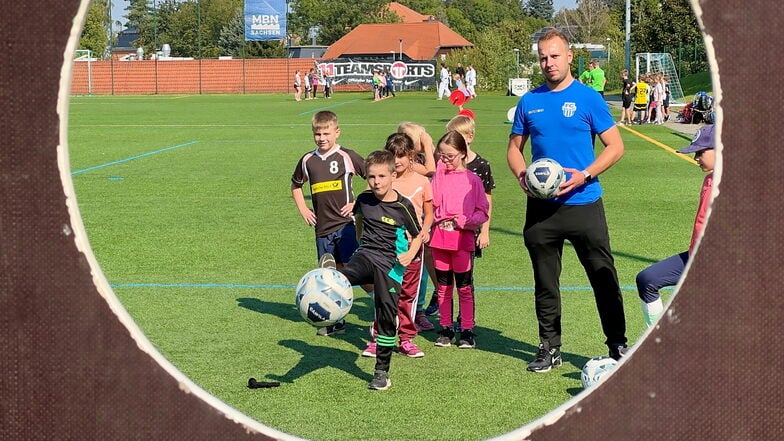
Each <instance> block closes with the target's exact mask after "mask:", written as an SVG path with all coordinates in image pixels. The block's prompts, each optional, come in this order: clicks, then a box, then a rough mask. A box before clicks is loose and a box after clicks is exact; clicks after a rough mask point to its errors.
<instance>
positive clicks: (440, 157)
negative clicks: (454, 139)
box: [438, 153, 460, 162]
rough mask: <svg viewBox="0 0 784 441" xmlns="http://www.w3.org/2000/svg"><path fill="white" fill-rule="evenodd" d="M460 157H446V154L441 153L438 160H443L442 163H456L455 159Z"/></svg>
mask: <svg viewBox="0 0 784 441" xmlns="http://www.w3.org/2000/svg"><path fill="white" fill-rule="evenodd" d="M458 156H460V155H445V154H443V153H441V156H439V158H438V159H440V160H442V161H444V162H452V161H454V160H455V158H457V157H458Z"/></svg>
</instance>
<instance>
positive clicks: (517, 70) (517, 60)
mask: <svg viewBox="0 0 784 441" xmlns="http://www.w3.org/2000/svg"><path fill="white" fill-rule="evenodd" d="M512 50H513V51H514V53H515V78H519V77H520V49H518V48H514V49H512Z"/></svg>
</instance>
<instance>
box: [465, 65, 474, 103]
mask: <svg viewBox="0 0 784 441" xmlns="http://www.w3.org/2000/svg"><path fill="white" fill-rule="evenodd" d="M465 82H466V89H468V93H469V94H470V96H471V98H476V70H475V69H474V65H473V64H469V65H468V67H467V68H466V74H465Z"/></svg>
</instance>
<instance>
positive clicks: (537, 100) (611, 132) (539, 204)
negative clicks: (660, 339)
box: [507, 29, 627, 372]
mask: <svg viewBox="0 0 784 441" xmlns="http://www.w3.org/2000/svg"><path fill="white" fill-rule="evenodd" d="M538 53H539V66H540V67H541V69H542V73H543V74H544V76H545V79H546V83H545V84H544V85H542V86H540V87H538V88H537V89H534V90H532V91H531V92H528V93H526V94H525V95H523V96H522V97H521V98H520V101H519V103H518V104H517V110H516V111H515V117H514V121H513V125H512V130H511V134H510V135H509V145H508V148H507V162H508V163H509V168H510V169H511V170H512V173H513V174H514V175H515V177H516V178H517V179H518V181H519V183H520V187H521V188H522V189H523V191H524V192H525V193H526V194H527V195H528V202H527V208H526V216H525V226H524V227H523V237H524V240H525V246H526V248H527V249H528V253H529V255H530V257H531V262H532V264H533V271H534V283H535V290H534V295H535V300H536V316H537V319H538V321H539V339H540V345H539V351H538V353H537V355H536V359H535V360H534V361H533V362H531V363H530V364H529V365H528V368H527V369H528V370H529V371H531V372H547V371H549V370H550V369H551V368H553V367H556V366H560V365H561V363H562V361H561V351H560V347H561V295H560V289H559V286H560V282H559V276H560V274H561V254H562V252H563V244H564V241H565V240H569V242H571V243H572V245H573V246H574V249H575V251H576V252H577V257H578V258H579V260H580V263H581V264H582V265H583V267H584V268H585V271H586V274H587V275H588V279H589V280H590V283H591V286H592V287H593V290H594V296H595V298H596V304H597V308H598V310H599V318H600V320H601V324H602V330H603V331H604V334H605V336H606V340H605V343H606V344H607V346H608V347H609V355H610V356H611V357H613V358H615V359H616V360H617V359H619V358H620V357H621V355H622V353H623V351H624V348H625V347H626V341H627V340H626V318H625V315H624V310H623V299H622V298H621V289H620V285H619V283H618V275H617V272H616V270H615V264H614V261H613V257H612V253H611V250H610V238H609V233H608V230H607V221H606V218H605V214H604V206H603V204H602V199H601V196H602V187H601V185H600V184H599V181H598V180H597V179H596V177H597V176H598V175H599V174H601V173H602V172H604V171H605V170H607V169H608V168H610V167H611V166H612V165H613V164H615V163H616V162H617V161H618V160H620V159H621V157H622V156H623V151H624V146H623V140H622V139H621V135H620V132H619V131H618V128H617V127H616V126H615V121H614V119H613V117H612V115H611V114H610V111H609V109H608V107H607V104H606V103H605V102H604V100H603V99H602V96H601V95H599V94H598V93H596V92H595V91H594V90H593V89H591V88H590V87H588V86H586V85H583V84H581V83H580V82H579V81H576V80H575V79H574V77H573V76H572V73H571V69H570V64H571V62H572V60H573V57H574V55H573V54H572V51H571V50H570V49H569V40H568V39H567V38H566V36H565V35H564V34H563V33H562V32H560V31H558V30H556V29H551V30H549V31H547V32H546V33H545V34H543V35H542V36H541V37H540V38H539V41H538ZM596 135H599V139H600V140H601V142H602V143H603V144H604V149H603V150H602V151H601V153H600V154H599V155H598V156H596V155H595V154H594V138H595V136H596ZM529 138H530V139H531V160H532V161H535V160H537V159H540V158H545V157H546V158H552V159H554V160H556V161H558V162H559V163H560V164H561V165H562V166H563V167H564V170H565V171H566V172H567V177H568V179H567V180H566V181H565V182H564V183H563V184H561V186H560V190H559V191H558V193H557V195H556V197H555V198H554V199H547V200H545V199H536V198H534V197H533V194H532V193H531V192H530V191H529V190H528V187H527V186H526V184H525V170H526V163H525V157H524V156H523V147H524V146H525V143H526V141H527V140H528V139H529Z"/></svg>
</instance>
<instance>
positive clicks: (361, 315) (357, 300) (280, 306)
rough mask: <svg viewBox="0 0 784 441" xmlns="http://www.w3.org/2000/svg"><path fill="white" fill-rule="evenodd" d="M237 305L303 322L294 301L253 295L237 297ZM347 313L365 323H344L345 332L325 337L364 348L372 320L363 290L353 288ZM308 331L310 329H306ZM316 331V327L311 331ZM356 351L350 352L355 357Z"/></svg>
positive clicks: (371, 307) (369, 299) (371, 305)
mask: <svg viewBox="0 0 784 441" xmlns="http://www.w3.org/2000/svg"><path fill="white" fill-rule="evenodd" d="M237 306H239V307H240V308H245V309H247V310H250V311H253V312H257V313H259V314H268V315H271V316H273V317H277V318H279V319H283V320H288V321H290V322H292V323H304V322H305V319H303V318H302V316H301V315H300V314H299V311H297V307H296V306H295V305H294V302H293V301H292V302H291V303H280V302H270V301H266V300H261V299H258V298H255V297H240V298H238V299H237ZM349 315H355V316H357V318H358V319H359V320H360V321H362V322H364V323H365V324H362V325H359V324H354V323H351V322H347V323H346V332H345V333H344V334H336V335H333V336H330V337H327V338H337V339H340V340H343V341H346V342H348V343H350V344H352V345H354V346H356V347H357V348H359V349H365V345H366V344H367V342H368V340H370V331H369V326H370V323H371V322H372V321H373V317H374V311H373V299H371V298H370V296H369V295H368V294H367V293H365V292H364V291H363V290H361V289H358V288H355V289H354V305H353V306H352V307H351V312H350V313H349ZM308 332H310V331H308ZM312 332H313V333H314V334H315V333H316V328H315V327H314V328H313V331H312ZM356 355H357V354H356V353H353V354H352V357H353V358H356Z"/></svg>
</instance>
